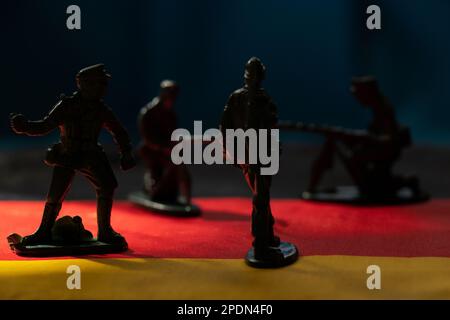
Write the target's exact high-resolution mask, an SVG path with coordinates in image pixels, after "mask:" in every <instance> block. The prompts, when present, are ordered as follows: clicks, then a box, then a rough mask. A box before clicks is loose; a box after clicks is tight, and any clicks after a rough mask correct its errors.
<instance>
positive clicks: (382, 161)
mask: <svg viewBox="0 0 450 320" xmlns="http://www.w3.org/2000/svg"><path fill="white" fill-rule="evenodd" d="M351 92H352V94H353V95H354V97H355V98H356V99H357V100H358V101H359V102H360V103H361V104H362V105H363V106H367V107H368V108H370V110H371V111H372V113H373V119H372V122H371V123H370V125H369V127H368V129H367V130H349V129H342V128H333V127H326V126H315V125H304V124H302V123H297V124H294V125H293V126H291V128H297V129H298V130H300V131H309V132H317V133H322V134H324V135H325V136H326V141H325V143H324V145H323V148H322V150H321V153H320V155H319V157H318V158H317V159H316V160H315V161H314V164H313V167H312V174H311V179H310V181H309V187H308V190H307V191H306V192H305V193H304V194H303V197H304V198H306V199H312V200H325V201H328V200H329V201H334V200H336V201H344V202H379V203H390V202H394V203H395V202H414V201H421V200H425V199H426V198H427V195H424V194H423V193H422V191H421V190H420V188H419V181H418V179H417V178H416V177H415V176H404V175H396V174H394V173H393V172H392V168H393V166H394V165H395V163H396V162H397V161H398V160H399V158H400V156H401V153H402V151H403V149H404V148H406V147H408V146H409V145H410V144H411V136H410V131H409V128H408V127H404V126H401V125H400V124H399V123H398V122H397V119H396V116H395V112H394V109H393V107H392V106H391V105H390V103H389V102H388V100H387V99H386V97H384V96H383V95H382V93H381V92H380V89H379V87H378V83H377V81H376V79H375V78H373V77H370V76H365V77H355V78H353V80H352V85H351ZM281 127H284V128H289V125H287V124H286V123H285V124H284V125H283V124H282V125H281ZM336 156H337V157H338V158H339V159H340V160H341V161H342V163H343V164H344V167H345V169H346V170H347V171H348V173H349V174H350V176H351V178H352V180H353V182H354V183H355V186H356V189H353V188H351V187H338V188H337V189H336V190H334V191H320V190H319V188H318V186H319V183H320V181H321V178H322V176H323V174H324V173H325V172H326V170H328V169H330V168H332V167H333V162H334V158H335V157H336ZM405 190H407V192H406V193H404V194H402V191H405Z"/></svg>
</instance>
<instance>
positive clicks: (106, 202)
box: [97, 197, 126, 244]
mask: <svg viewBox="0 0 450 320" xmlns="http://www.w3.org/2000/svg"><path fill="white" fill-rule="evenodd" d="M112 204H113V200H112V198H102V197H100V198H98V200H97V224H98V236H97V239H98V241H101V242H104V243H109V244H126V240H125V238H124V237H123V236H122V235H121V234H120V233H118V232H116V231H114V229H113V228H112V226H111V210H112Z"/></svg>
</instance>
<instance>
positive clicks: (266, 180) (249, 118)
mask: <svg viewBox="0 0 450 320" xmlns="http://www.w3.org/2000/svg"><path fill="white" fill-rule="evenodd" d="M265 71H266V68H265V66H264V65H263V64H262V62H261V61H260V60H259V59H258V58H255V57H253V58H251V59H250V60H249V61H248V62H247V64H246V66H245V74H244V81H245V85H244V87H243V88H241V89H239V90H237V91H235V92H234V93H232V94H231V96H230V98H229V100H228V102H227V105H226V106H225V110H224V112H223V115H222V119H221V125H220V128H221V130H222V133H223V136H224V137H225V136H226V129H234V130H236V129H243V130H247V129H256V130H258V129H267V130H271V129H273V128H275V127H276V124H277V107H276V106H275V104H274V103H273V102H272V99H271V98H270V97H269V95H268V94H267V92H266V91H265V90H264V89H263V88H262V87H261V83H262V81H263V80H264V78H265ZM223 143H224V146H226V142H225V141H224V142H223ZM225 149H226V148H225ZM226 152H227V151H226V150H225V153H226ZM247 159H249V157H248V156H247ZM235 163H236V162H235ZM238 166H239V167H240V169H241V170H242V172H243V174H244V176H245V179H246V181H247V184H248V186H249V187H250V189H251V191H252V193H253V211H252V234H253V236H254V241H253V248H252V249H251V250H250V251H249V252H248V254H247V257H246V261H247V263H248V264H249V265H251V266H254V267H281V266H284V265H287V264H290V263H293V262H295V261H296V260H297V258H298V251H297V248H296V247H295V246H294V245H292V244H290V243H286V242H281V241H280V238H278V237H277V236H275V234H274V230H273V225H274V218H273V216H272V211H271V208H270V185H271V176H266V175H261V173H260V169H261V166H262V165H261V164H255V165H253V164H242V165H238Z"/></svg>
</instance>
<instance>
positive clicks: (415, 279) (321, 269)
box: [0, 198, 450, 299]
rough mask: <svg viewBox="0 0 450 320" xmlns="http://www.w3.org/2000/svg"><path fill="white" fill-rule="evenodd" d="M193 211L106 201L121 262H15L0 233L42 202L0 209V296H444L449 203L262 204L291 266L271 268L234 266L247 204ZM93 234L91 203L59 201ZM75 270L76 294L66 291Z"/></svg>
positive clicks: (239, 257)
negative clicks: (122, 243)
mask: <svg viewBox="0 0 450 320" xmlns="http://www.w3.org/2000/svg"><path fill="white" fill-rule="evenodd" d="M195 203H196V204H198V205H199V206H200V207H201V208H202V210H203V215H202V216H201V217H197V218H175V217H168V216H164V215H161V214H156V213H151V212H148V211H146V210H144V209H142V208H139V207H136V206H134V205H132V204H130V203H127V202H116V204H115V206H114V209H113V225H114V227H115V228H116V229H117V231H119V232H121V233H122V234H123V235H124V236H125V237H126V238H127V240H128V243H129V246H130V250H129V251H128V252H126V253H123V254H115V255H105V256H85V257H82V258H76V257H66V258H58V259H52V258H46V259H37V258H36V259H29V258H21V257H18V256H16V255H15V254H14V253H12V252H11V251H10V249H9V247H8V244H7V241H6V236H7V235H9V234H10V233H13V232H17V233H19V234H21V235H26V234H29V233H31V232H32V231H33V230H34V229H36V227H37V226H38V224H39V221H40V218H41V212H42V209H43V203H42V202H38V201H35V202H33V201H32V202H18V201H4V202H0V208H1V209H0V210H1V211H2V219H1V223H0V237H1V239H3V241H2V242H0V284H1V285H0V299H348V298H350V299H417V298H424V299H444V298H447V299H448V298H450V259H449V257H450V232H449V231H450V230H449V229H450V214H449V213H450V200H447V199H437V200H433V201H430V202H428V203H423V204H418V205H410V206H389V207H356V206H343V205H335V204H317V203H310V202H305V201H300V200H297V199H287V200H279V199H274V200H273V201H272V209H273V212H274V215H275V216H276V220H277V223H276V228H275V229H276V231H277V233H278V234H279V235H280V236H281V238H282V239H283V240H286V241H291V242H293V243H295V244H296V245H297V246H298V248H299V249H300V252H301V258H300V259H299V261H298V262H297V263H295V264H294V265H292V266H289V267H286V268H282V269H278V270H258V269H253V268H250V267H248V266H246V265H245V263H244V260H243V257H244V256H245V254H246V252H247V250H248V249H249V247H250V245H251V240H252V238H251V235H250V212H251V200H250V199H247V198H201V199H195ZM62 215H80V216H82V218H83V221H84V223H85V226H86V227H87V229H89V230H91V231H94V232H95V230H96V213H95V202H93V201H85V202H67V203H65V204H64V206H63V209H62V212H61V216H62ZM70 265H77V266H79V267H80V269H81V273H82V280H81V281H82V289H81V290H68V289H67V287H66V280H67V278H68V276H69V275H68V274H67V273H66V270H67V267H68V266H70ZM369 265H378V266H380V268H381V276H382V282H381V283H382V289H381V290H368V289H367V286H366V281H367V278H368V277H369V275H368V274H367V267H368V266H369Z"/></svg>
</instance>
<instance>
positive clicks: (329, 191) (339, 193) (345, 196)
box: [300, 186, 430, 205]
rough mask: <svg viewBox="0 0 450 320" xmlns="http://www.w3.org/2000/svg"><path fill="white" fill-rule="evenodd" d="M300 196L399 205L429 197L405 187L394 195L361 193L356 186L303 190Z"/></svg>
mask: <svg viewBox="0 0 450 320" xmlns="http://www.w3.org/2000/svg"><path fill="white" fill-rule="evenodd" d="M300 197H301V198H302V199H303V200H308V201H317V202H335V203H342V204H355V205H397V204H398V205H401V204H413V203H420V202H425V201H427V200H429V199H430V196H429V195H428V194H426V193H420V194H415V193H413V192H411V190H409V189H407V188H405V189H401V190H399V191H398V192H397V193H396V194H395V195H394V196H384V195H381V194H380V195H378V196H377V195H375V196H369V195H365V194H362V193H361V192H360V191H359V188H358V187H357V186H338V187H334V188H319V189H318V190H317V191H315V192H309V191H304V192H303V193H302V194H301V195H300Z"/></svg>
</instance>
